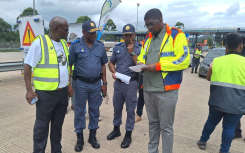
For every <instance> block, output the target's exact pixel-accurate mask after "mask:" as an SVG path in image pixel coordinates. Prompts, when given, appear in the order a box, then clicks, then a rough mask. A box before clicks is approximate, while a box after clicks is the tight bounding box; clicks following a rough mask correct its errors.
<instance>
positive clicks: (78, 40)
mask: <svg viewBox="0 0 245 153" xmlns="http://www.w3.org/2000/svg"><path fill="white" fill-rule="evenodd" d="M77 42H80V39H76V40H74V41H73V42H71V44H75V43H77Z"/></svg>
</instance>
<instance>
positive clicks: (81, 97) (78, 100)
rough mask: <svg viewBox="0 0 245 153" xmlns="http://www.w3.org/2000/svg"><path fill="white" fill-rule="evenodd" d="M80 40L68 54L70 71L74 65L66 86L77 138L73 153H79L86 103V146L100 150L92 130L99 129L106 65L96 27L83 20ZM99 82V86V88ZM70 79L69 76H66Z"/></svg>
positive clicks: (81, 145)
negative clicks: (72, 106)
mask: <svg viewBox="0 0 245 153" xmlns="http://www.w3.org/2000/svg"><path fill="white" fill-rule="evenodd" d="M82 29H83V37H82V38H81V39H77V40H75V41H74V42H72V44H71V46H70V49H69V52H70V55H69V61H70V63H69V65H70V70H71V68H72V65H73V64H74V71H73V86H71V85H70V86H69V95H70V96H74V113H75V119H74V127H75V132H76V134H77V143H76V146H75V151H76V152H80V151H82V149H83V145H84V138H83V130H84V129H85V128H86V122H85V121H86V120H85V114H84V109H85V108H86V101H87V100H88V105H89V107H88V112H89V125H88V129H89V130H90V133H89V139H88V142H89V143H91V145H92V147H93V148H95V149H98V148H100V144H99V143H98V141H97V139H96V130H97V129H98V128H99V126H98V120H99V116H100V112H99V107H100V105H101V102H102V97H101V94H100V93H101V91H102V92H103V93H104V95H106V92H107V87H106V85H107V82H106V67H105V64H106V63H107V62H108V59H107V55H106V50H105V47H104V45H103V43H101V42H99V41H96V31H98V30H99V29H98V28H96V25H95V23H94V22H93V21H91V20H87V21H85V22H84V23H83V25H82ZM70 72H71V71H70ZM101 78H102V80H103V85H102V86H101ZM69 79H71V73H70V75H69Z"/></svg>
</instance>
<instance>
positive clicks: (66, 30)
mask: <svg viewBox="0 0 245 153" xmlns="http://www.w3.org/2000/svg"><path fill="white" fill-rule="evenodd" d="M56 29H61V30H63V31H65V32H68V31H69V29H62V28H56Z"/></svg>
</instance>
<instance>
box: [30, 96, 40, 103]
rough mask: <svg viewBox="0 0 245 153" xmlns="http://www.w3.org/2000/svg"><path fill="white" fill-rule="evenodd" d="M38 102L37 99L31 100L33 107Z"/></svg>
mask: <svg viewBox="0 0 245 153" xmlns="http://www.w3.org/2000/svg"><path fill="white" fill-rule="evenodd" d="M37 101H38V99H37V97H33V98H32V100H31V105H33V104H35V103H36V102H37Z"/></svg>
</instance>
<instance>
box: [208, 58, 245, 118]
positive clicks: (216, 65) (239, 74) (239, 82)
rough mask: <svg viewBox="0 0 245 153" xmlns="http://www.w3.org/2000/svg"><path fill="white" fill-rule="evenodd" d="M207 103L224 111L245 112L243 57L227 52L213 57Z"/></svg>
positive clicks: (244, 67) (244, 62) (244, 60)
mask: <svg viewBox="0 0 245 153" xmlns="http://www.w3.org/2000/svg"><path fill="white" fill-rule="evenodd" d="M209 105H211V106H213V107H215V108H216V109H217V110H219V111H222V112H226V113H231V114H244V113H245V57H243V56H241V55H238V54H228V55H225V56H222V57H217V58H214V60H213V66H212V75H211V87H210V97H209Z"/></svg>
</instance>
